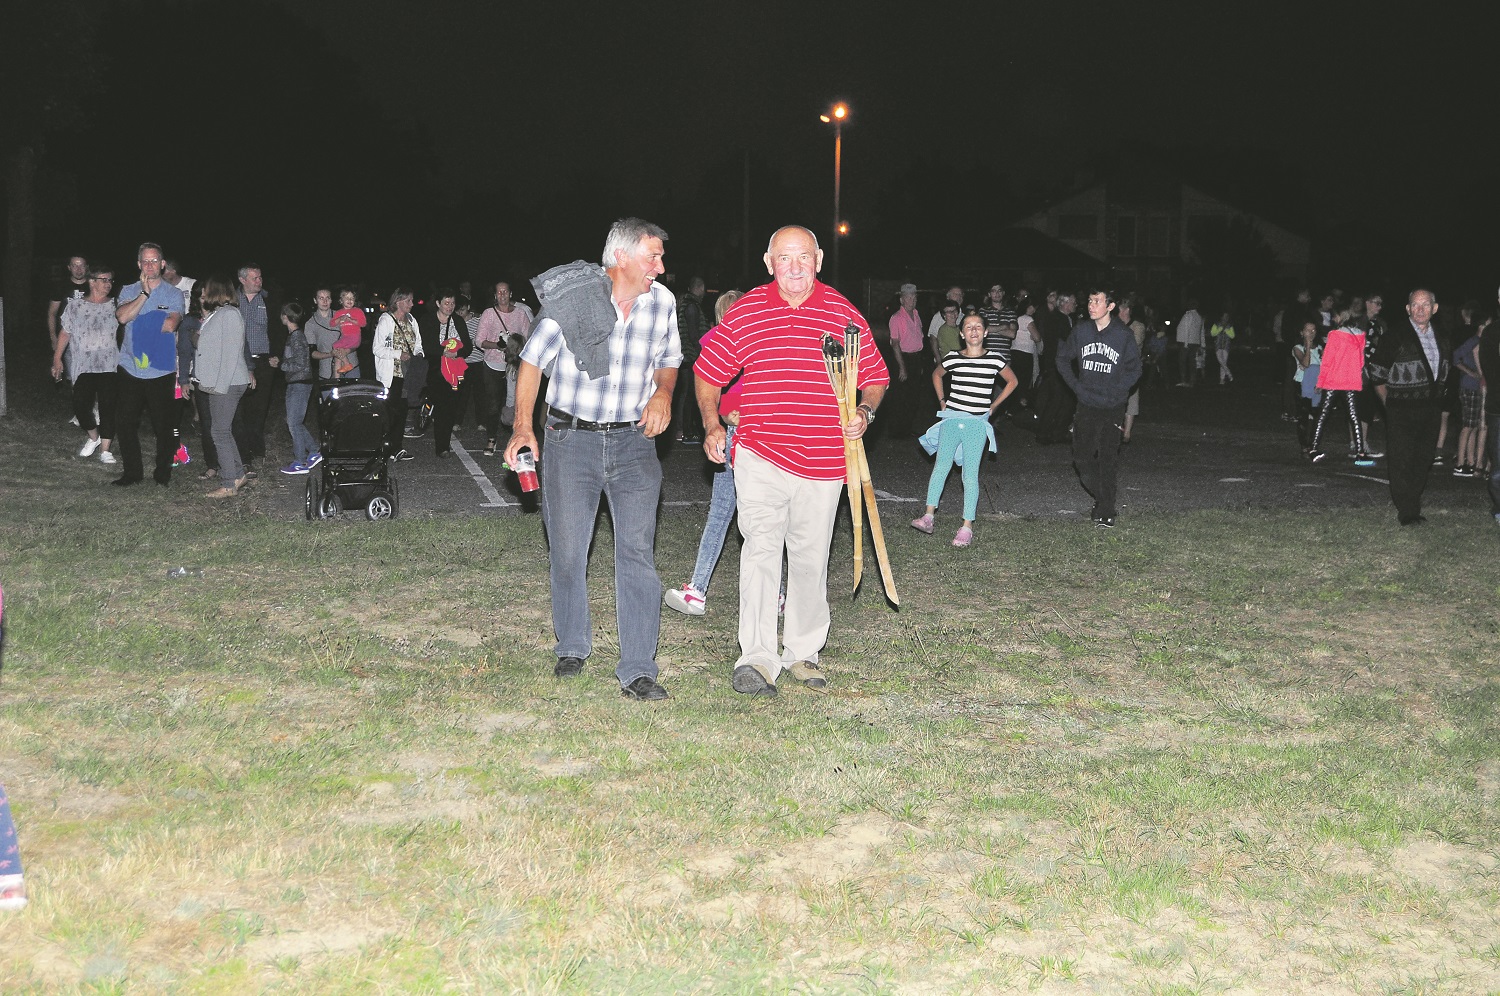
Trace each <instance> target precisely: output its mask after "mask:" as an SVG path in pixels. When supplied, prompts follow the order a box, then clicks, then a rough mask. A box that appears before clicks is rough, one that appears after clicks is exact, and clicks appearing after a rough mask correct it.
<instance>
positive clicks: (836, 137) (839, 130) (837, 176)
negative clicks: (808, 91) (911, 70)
mask: <svg viewBox="0 0 1500 996" xmlns="http://www.w3.org/2000/svg"><path fill="white" fill-rule="evenodd" d="M848 116H849V108H848V106H847V105H845V104H844V103H843V102H842V101H841V102H839V103H837V104H834V105H833V107H832V108H831V109H830V110H829V112H828V113H827V114H820V115H818V119H819V120H820V121H822V122H823V123H824V124H832V125H833V279H832V280H830V281H829V283H831V284H832V285H833V286H835V287H837V286H838V284H839V238H840V237H841V236H842V235H843V233H844V231H845V228H844V219H843V216H842V213H841V212H840V210H839V194H840V193H841V192H842V188H843V179H844V172H843V164H844V119H845V118H847V117H848Z"/></svg>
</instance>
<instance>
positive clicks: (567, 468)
mask: <svg viewBox="0 0 1500 996" xmlns="http://www.w3.org/2000/svg"><path fill="white" fill-rule="evenodd" d="M542 454H543V460H542V521H543V523H544V524H545V525H546V527H547V546H548V561H549V562H550V565H551V576H552V632H553V634H554V635H555V636H556V637H557V647H556V648H555V653H556V654H557V656H558V657H580V658H586V657H588V656H589V654H590V653H591V652H592V650H593V639H592V636H593V627H592V624H591V623H590V620H589V594H588V566H589V546H590V544H591V543H592V542H593V538H594V522H595V520H596V519H597V518H598V515H599V496H600V495H601V494H602V495H603V496H604V497H605V498H606V499H607V500H608V501H609V515H610V519H611V521H612V522H613V524H614V532H615V626H616V632H617V633H618V635H619V640H620V663H619V666H617V667H616V668H615V676H616V677H617V678H619V680H620V685H621V687H624V686H626V685H628V684H630V683H631V682H632V681H634V680H635V679H637V678H639V677H641V676H642V675H645V676H647V677H650V678H653V679H654V678H655V677H656V674H657V669H656V645H657V638H658V635H659V633H660V630H661V579H660V578H659V577H658V576H657V574H656V553H655V545H656V506H657V502H658V501H659V500H660V498H661V461H660V460H658V459H657V457H656V443H655V441H654V440H650V439H647V438H646V436H645V434H644V433H643V432H642V431H641V430H640V429H639V428H637V427H635V426H631V427H630V428H626V429H614V430H611V431H608V432H584V431H583V430H581V429H568V428H559V427H557V426H556V425H555V424H553V423H552V422H551V421H550V420H549V424H548V426H547V428H546V430H545V432H544V442H543V444H542Z"/></svg>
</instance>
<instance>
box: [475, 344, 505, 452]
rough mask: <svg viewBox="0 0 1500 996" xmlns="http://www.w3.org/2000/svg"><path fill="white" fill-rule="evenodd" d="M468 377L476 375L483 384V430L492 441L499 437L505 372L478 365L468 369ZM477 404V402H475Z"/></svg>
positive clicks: (503, 408) (487, 365)
mask: <svg viewBox="0 0 1500 996" xmlns="http://www.w3.org/2000/svg"><path fill="white" fill-rule="evenodd" d="M469 372H470V375H471V376H472V375H473V374H474V373H476V372H477V373H478V375H479V377H480V379H481V380H482V381H483V382H484V405H485V408H484V417H483V418H482V420H481V421H483V422H484V428H485V430H486V431H487V432H488V433H489V437H490V438H491V439H494V438H495V437H496V436H498V435H500V429H501V425H500V413H501V412H502V411H504V410H505V392H506V384H505V371H504V370H495V369H492V368H491V367H490V365H489V364H488V363H480V364H477V365H476V366H474V367H470V368H469ZM476 404H477V402H476Z"/></svg>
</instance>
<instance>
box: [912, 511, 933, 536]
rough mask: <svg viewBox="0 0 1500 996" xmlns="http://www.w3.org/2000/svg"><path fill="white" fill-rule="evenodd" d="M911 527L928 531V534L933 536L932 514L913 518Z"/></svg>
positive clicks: (924, 531)
mask: <svg viewBox="0 0 1500 996" xmlns="http://www.w3.org/2000/svg"><path fill="white" fill-rule="evenodd" d="M911 527H912V528H913V529H915V530H916V531H917V532H919V533H926V534H927V535H928V536H931V535H932V516H931V515H924V516H922V517H921V518H920V519H912V520H911Z"/></svg>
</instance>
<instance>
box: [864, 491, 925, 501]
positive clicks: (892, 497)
mask: <svg viewBox="0 0 1500 996" xmlns="http://www.w3.org/2000/svg"><path fill="white" fill-rule="evenodd" d="M875 497H876V498H879V499H881V500H882V501H906V502H915V501H918V500H919V499H917V498H903V497H901V496H900V495H893V494H890V493H888V492H885V491H881V490H880V489H879V488H876V489H875Z"/></svg>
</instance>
